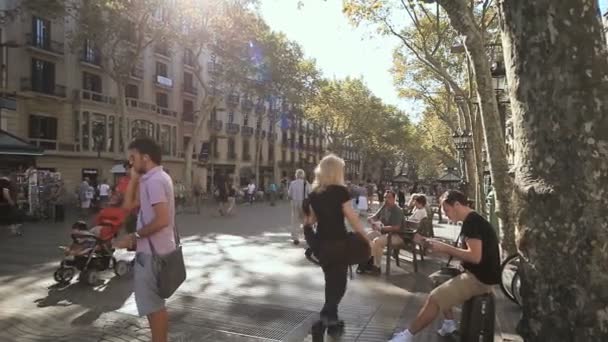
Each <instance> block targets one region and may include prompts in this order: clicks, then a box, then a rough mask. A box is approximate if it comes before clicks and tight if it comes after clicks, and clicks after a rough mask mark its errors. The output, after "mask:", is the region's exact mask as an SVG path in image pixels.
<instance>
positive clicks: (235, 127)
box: [226, 122, 241, 135]
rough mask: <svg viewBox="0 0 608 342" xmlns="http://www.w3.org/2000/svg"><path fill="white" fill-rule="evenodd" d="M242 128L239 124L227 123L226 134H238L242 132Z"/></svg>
mask: <svg viewBox="0 0 608 342" xmlns="http://www.w3.org/2000/svg"><path fill="white" fill-rule="evenodd" d="M240 128H241V126H240V125H239V124H235V123H230V122H229V123H227V124H226V133H228V134H232V135H234V134H238V133H239V131H240Z"/></svg>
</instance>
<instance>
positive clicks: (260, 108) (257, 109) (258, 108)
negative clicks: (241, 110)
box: [255, 102, 266, 115]
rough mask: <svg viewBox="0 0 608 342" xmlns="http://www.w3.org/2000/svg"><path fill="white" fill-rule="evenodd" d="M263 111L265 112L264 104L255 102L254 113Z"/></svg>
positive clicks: (262, 112)
mask: <svg viewBox="0 0 608 342" xmlns="http://www.w3.org/2000/svg"><path fill="white" fill-rule="evenodd" d="M265 112H266V106H264V104H263V103H260V102H258V103H256V105H255V113H256V114H258V115H259V114H264V113H265Z"/></svg>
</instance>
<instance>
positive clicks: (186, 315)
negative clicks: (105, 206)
mask: <svg viewBox="0 0 608 342" xmlns="http://www.w3.org/2000/svg"><path fill="white" fill-rule="evenodd" d="M70 222H71V221H66V223H64V224H54V223H52V224H47V223H38V224H28V225H26V226H25V227H24V232H25V235H24V236H23V237H21V238H9V237H7V235H6V233H5V232H0V239H1V240H0V258H1V260H2V263H0V342H4V341H7V342H8V341H16V342H19V341H30V342H31V341H66V342H67V341H85V342H86V341H108V342H109V341H149V338H150V335H149V329H148V327H147V322H146V321H145V319H142V318H140V317H137V316H136V310H135V305H134V299H133V294H132V288H131V285H132V284H131V280H132V279H131V275H127V276H125V277H123V278H118V277H115V276H114V275H113V273H111V272H107V273H106V274H104V277H103V278H104V279H103V281H102V282H100V283H99V284H98V285H97V286H93V287H90V286H85V285H81V284H78V283H75V281H73V284H71V285H69V286H66V287H64V288H58V287H57V286H56V285H55V283H54V281H53V279H52V274H53V272H54V270H55V269H56V267H57V265H58V262H59V260H60V251H59V249H58V248H57V246H58V245H60V244H65V243H68V242H69V226H70ZM178 224H179V227H180V231H181V233H182V235H183V243H184V253H185V258H186V264H187V268H188V279H187V280H186V282H185V283H184V285H183V286H182V287H181V288H180V289H179V291H178V292H177V293H176V295H174V296H173V297H172V298H171V299H170V300H169V301H168V307H169V311H170V317H171V339H170V341H176V342H177V341H180V342H181V341H183V342H185V341H235V342H239V341H311V338H310V336H309V335H308V331H309V329H310V326H311V324H312V322H313V321H314V320H315V319H316V318H317V316H318V314H317V312H318V310H319V309H320V308H321V306H322V304H323V296H324V295H323V275H322V272H321V270H320V269H319V268H318V267H316V266H314V265H312V264H310V263H309V262H307V261H306V260H305V259H304V257H303V247H302V246H298V247H296V246H293V245H292V244H291V243H290V241H289V232H288V231H289V226H288V225H289V210H288V206H287V205H286V203H284V202H283V203H280V204H278V205H277V206H276V207H270V206H269V205H267V204H265V203H258V204H255V205H253V206H248V205H245V206H240V207H239V208H238V210H237V214H236V215H235V216H233V217H220V216H219V215H218V214H216V213H215V212H214V211H213V210H210V209H209V208H208V207H206V208H204V209H203V213H202V214H201V215H195V214H183V215H180V216H178ZM448 228H449V227H448ZM440 229H444V228H437V229H436V232H439V230H440ZM445 232H446V234H448V233H447V232H448V229H447V228H446V230H445ZM118 257H119V258H130V255H129V254H126V253H123V254H121V255H119V256H118ZM426 260H427V259H425V262H424V263H422V267H421V269H420V272H419V273H417V274H415V273H413V272H412V267H411V265H409V263H402V267H401V268H397V267H394V268H393V269H394V271H393V275H392V277H391V278H390V280H389V281H386V280H385V278H384V277H378V278H377V277H370V276H358V275H355V278H354V279H353V280H351V281H349V284H348V286H349V287H348V291H347V294H346V296H345V298H344V301H343V303H342V305H341V307H340V310H341V312H340V314H341V316H342V318H343V319H344V320H345V321H346V327H347V328H346V334H345V336H344V337H343V338H342V341H385V340H387V339H388V338H389V337H390V335H391V334H392V332H393V330H394V329H395V328H396V327H397V326H400V325H402V323H403V322H405V321H411V320H412V319H413V318H414V317H415V313H416V311H417V309H418V307H419V305H420V303H421V301H422V300H423V299H424V297H425V295H426V292H428V290H429V289H430V283H429V281H428V279H427V277H426V274H428V273H429V272H431V271H433V270H434V269H435V267H437V264H436V262H435V261H433V260H432V259H429V261H426ZM500 320H501V315H500V314H499V321H500ZM435 325H436V326H437V325H438V322H436V324H435ZM416 341H440V339H439V337H438V336H436V335H435V334H434V332H433V331H432V330H430V329H429V330H428V331H427V334H425V335H421V336H420V338H418V339H417V340H416Z"/></svg>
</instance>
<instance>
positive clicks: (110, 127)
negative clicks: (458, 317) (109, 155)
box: [106, 116, 116, 152]
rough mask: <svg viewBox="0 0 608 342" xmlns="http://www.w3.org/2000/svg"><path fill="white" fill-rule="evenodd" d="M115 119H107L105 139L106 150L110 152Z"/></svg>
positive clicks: (112, 150)
mask: <svg viewBox="0 0 608 342" xmlns="http://www.w3.org/2000/svg"><path fill="white" fill-rule="evenodd" d="M115 129H116V128H115V118H114V117H113V116H109V117H108V137H107V141H108V143H107V145H106V146H107V149H108V151H110V152H114V130H115Z"/></svg>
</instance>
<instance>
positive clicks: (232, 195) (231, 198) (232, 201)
mask: <svg viewBox="0 0 608 342" xmlns="http://www.w3.org/2000/svg"><path fill="white" fill-rule="evenodd" d="M226 184H227V187H228V209H226V215H232V214H233V213H234V208H235V207H236V196H237V189H236V187H235V186H234V182H233V181H232V178H231V179H230V180H229V181H228V182H227V183H226Z"/></svg>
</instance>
